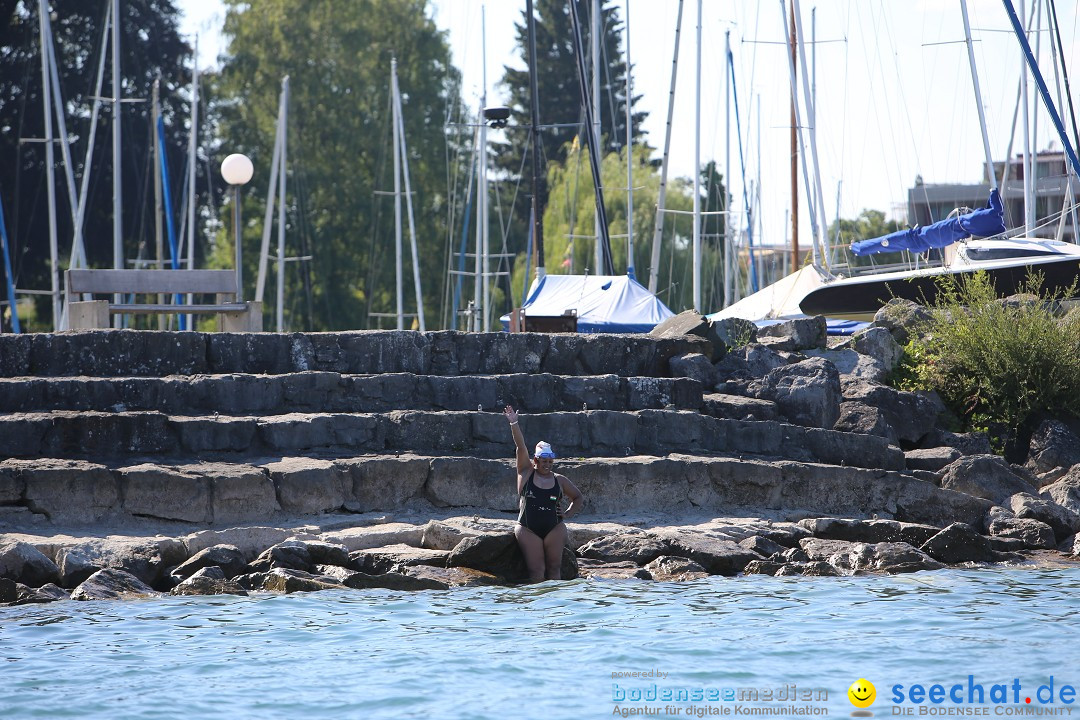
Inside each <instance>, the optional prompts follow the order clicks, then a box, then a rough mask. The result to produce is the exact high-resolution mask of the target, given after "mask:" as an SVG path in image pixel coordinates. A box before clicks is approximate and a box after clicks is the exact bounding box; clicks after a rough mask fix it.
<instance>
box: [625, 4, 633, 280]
mask: <svg viewBox="0 0 1080 720" xmlns="http://www.w3.org/2000/svg"><path fill="white" fill-rule="evenodd" d="M625 22H626V274H627V275H629V276H630V277H631V278H633V277H634V130H633V113H632V111H631V108H630V105H631V103H632V101H633V99H634V95H633V92H634V91H633V87H632V86H631V82H630V0H626V21H625Z"/></svg>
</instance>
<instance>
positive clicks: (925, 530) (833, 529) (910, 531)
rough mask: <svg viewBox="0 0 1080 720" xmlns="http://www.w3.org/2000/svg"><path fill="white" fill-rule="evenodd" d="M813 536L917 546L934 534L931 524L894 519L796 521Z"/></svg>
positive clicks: (934, 529) (827, 538)
mask: <svg viewBox="0 0 1080 720" xmlns="http://www.w3.org/2000/svg"><path fill="white" fill-rule="evenodd" d="M799 527H802V528H805V529H806V530H808V531H809V532H810V533H812V534H813V536H814V537H816V538H822V539H825V540H845V541H847V542H861V543H870V544H873V543H879V542H906V543H908V544H909V545H914V546H916V547H918V546H919V545H922V544H923V543H924V542H926V541H927V540H929V539H930V538H931V537H933V536H934V535H936V534H937V532H938V529H937V528H936V527H934V526H933V525H923V524H919V523H908V522H897V521H896V520H855V519H844V518H808V519H806V520H800V521H799Z"/></svg>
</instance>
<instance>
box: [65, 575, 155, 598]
mask: <svg viewBox="0 0 1080 720" xmlns="http://www.w3.org/2000/svg"><path fill="white" fill-rule="evenodd" d="M157 594H158V593H157V592H155V591H154V589H153V588H152V587H150V586H149V585H147V584H146V583H144V582H143V581H142V580H140V579H139V578H137V577H135V576H134V575H132V574H131V573H129V572H125V571H123V570H119V569H117V568H105V569H103V570H98V571H97V572H96V573H94V574H93V575H91V576H90V577H88V578H87V579H86V580H85V581H84V582H83V583H82V584H80V585H79V586H78V587H77V588H75V589H74V590H73V591H72V592H71V599H72V600H127V599H131V598H140V597H153V596H155V595H157Z"/></svg>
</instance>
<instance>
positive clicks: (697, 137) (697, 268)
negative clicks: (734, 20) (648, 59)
mask: <svg viewBox="0 0 1080 720" xmlns="http://www.w3.org/2000/svg"><path fill="white" fill-rule="evenodd" d="M696 53H697V62H696V63H695V67H696V68H697V71H696V75H695V88H694V247H693V260H692V261H693V301H694V310H696V311H698V312H701V0H698V3H697V49H696Z"/></svg>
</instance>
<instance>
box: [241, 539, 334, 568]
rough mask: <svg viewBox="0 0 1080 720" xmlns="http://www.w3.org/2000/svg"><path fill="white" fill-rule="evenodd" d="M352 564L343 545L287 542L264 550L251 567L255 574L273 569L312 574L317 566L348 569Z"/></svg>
mask: <svg viewBox="0 0 1080 720" xmlns="http://www.w3.org/2000/svg"><path fill="white" fill-rule="evenodd" d="M350 562H351V560H350V557H349V551H348V550H347V549H346V548H345V547H344V546H343V545H335V544H331V543H326V542H320V541H317V540H286V541H285V542H281V543H278V544H277V545H274V546H273V547H269V548H267V549H266V550H264V551H263V553H262V554H261V555H259V557H257V558H255V560H253V561H252V562H251V563H250V565H249V567H250V568H251V570H252V571H253V572H268V571H270V570H271V569H273V568H286V569H290V570H302V571H304V572H311V571H312V570H314V568H315V566H316V565H320V564H321V565H339V566H341V567H346V566H348V565H349V564H350Z"/></svg>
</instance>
